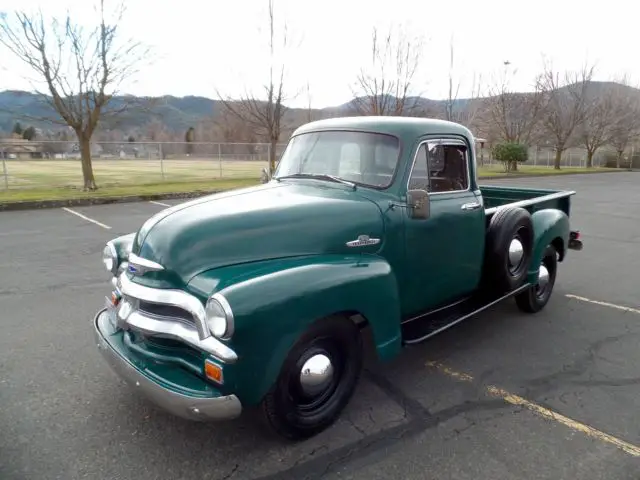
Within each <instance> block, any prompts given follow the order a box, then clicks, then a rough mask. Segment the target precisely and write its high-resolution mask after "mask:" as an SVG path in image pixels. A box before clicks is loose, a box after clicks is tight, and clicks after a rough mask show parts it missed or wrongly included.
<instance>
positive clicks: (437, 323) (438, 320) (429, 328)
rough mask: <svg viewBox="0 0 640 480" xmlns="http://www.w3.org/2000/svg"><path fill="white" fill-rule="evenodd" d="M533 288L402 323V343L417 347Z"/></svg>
mask: <svg viewBox="0 0 640 480" xmlns="http://www.w3.org/2000/svg"><path fill="white" fill-rule="evenodd" d="M530 287H531V284H529V283H525V284H524V285H522V286H521V287H519V288H516V289H515V290H512V291H511V292H509V293H507V294H506V295H503V296H501V297H498V298H495V299H493V300H489V301H487V300H485V301H482V300H479V299H474V298H470V299H466V300H462V301H458V302H456V303H454V304H452V305H450V306H447V307H444V308H439V309H437V310H434V311H432V312H429V313H426V314H424V315H421V316H419V317H415V318H412V319H410V320H406V321H404V322H403V323H402V325H401V328H402V339H403V340H402V341H403V343H404V344H405V345H415V344H416V343H420V342H424V341H425V340H427V339H428V338H431V337H433V336H435V335H437V334H439V333H441V332H444V331H445V330H447V329H449V328H451V327H453V326H454V325H457V324H458V323H461V322H463V321H465V320H467V319H469V318H471V317H473V316H474V315H477V314H478V313H480V312H483V311H485V310H486V309H488V308H490V307H493V306H494V305H496V304H498V303H500V302H502V301H503V300H506V299H508V298H511V297H513V296H515V295H517V294H519V293H521V292H524V291H525V290H527V289H528V288H530Z"/></svg>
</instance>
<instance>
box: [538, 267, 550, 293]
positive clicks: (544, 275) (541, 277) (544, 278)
mask: <svg viewBox="0 0 640 480" xmlns="http://www.w3.org/2000/svg"><path fill="white" fill-rule="evenodd" d="M548 285H549V269H548V268H547V267H546V266H545V265H540V271H539V272H538V284H537V285H536V289H537V290H538V295H544V292H545V291H546V289H547V286H548Z"/></svg>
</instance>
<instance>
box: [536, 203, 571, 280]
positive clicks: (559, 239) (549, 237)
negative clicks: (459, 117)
mask: <svg viewBox="0 0 640 480" xmlns="http://www.w3.org/2000/svg"><path fill="white" fill-rule="evenodd" d="M531 219H532V220H533V233H534V239H533V255H532V258H531V265H530V267H529V272H528V275H527V281H528V282H529V283H533V284H534V283H536V282H537V281H538V271H539V269H540V263H541V262H542V256H543V254H544V250H545V248H547V246H548V245H549V244H553V245H554V246H555V247H556V249H557V250H558V255H559V261H562V260H563V259H564V256H565V254H566V249H567V244H568V242H569V234H570V225H569V217H568V216H567V214H566V213H564V212H563V211H562V210H558V209H555V208H548V209H544V210H538V211H537V212H535V213H533V214H532V215H531Z"/></svg>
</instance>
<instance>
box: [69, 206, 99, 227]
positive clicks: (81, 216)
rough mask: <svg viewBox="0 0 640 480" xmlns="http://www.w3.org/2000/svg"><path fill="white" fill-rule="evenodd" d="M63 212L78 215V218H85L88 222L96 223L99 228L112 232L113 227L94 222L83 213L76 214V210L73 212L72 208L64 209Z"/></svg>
mask: <svg viewBox="0 0 640 480" xmlns="http://www.w3.org/2000/svg"><path fill="white" fill-rule="evenodd" d="M62 210H64V211H65V212H69V213H72V214H73V215H77V216H78V217H80V218H83V219H84V220H86V221H87V222H91V223H94V224H96V225H98V226H99V227H102V228H106V229H107V230H111V227H110V226H109V225H105V224H104V223H100V222H99V221H97V220H94V219H93V218H89V217H86V216H84V215H82V214H81V213H79V212H76V211H75V210H71V209H70V208H67V207H62Z"/></svg>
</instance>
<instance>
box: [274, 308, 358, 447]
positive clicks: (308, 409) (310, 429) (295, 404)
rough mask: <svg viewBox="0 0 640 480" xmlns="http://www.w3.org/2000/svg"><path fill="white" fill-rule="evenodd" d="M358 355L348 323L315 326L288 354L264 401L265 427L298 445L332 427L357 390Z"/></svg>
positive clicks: (329, 321) (354, 330) (338, 321)
mask: <svg viewBox="0 0 640 480" xmlns="http://www.w3.org/2000/svg"><path fill="white" fill-rule="evenodd" d="M362 352H363V349H362V340H361V337H360V331H359V329H358V327H357V326H356V325H355V324H354V323H353V322H352V321H351V320H349V319H348V318H345V317H330V318H327V319H324V320H322V321H320V322H318V323H316V324H315V325H313V326H312V327H311V328H310V329H309V330H308V331H307V332H306V333H305V334H304V335H303V336H302V338H300V340H299V341H298V342H297V343H296V344H295V345H294V347H293V348H292V349H291V351H290V353H289V355H288V356H287V358H286V359H285V361H284V364H283V366H282V369H281V371H280V375H279V376H278V379H277V380H276V382H275V384H274V385H273V387H272V388H271V390H270V391H269V392H268V393H267V395H266V396H265V398H264V399H263V401H262V411H263V413H264V418H265V419H266V421H267V424H268V426H269V427H271V429H272V430H274V431H275V432H276V433H278V434H279V435H281V436H283V437H285V438H288V439H291V440H298V439H304V438H308V437H311V436H313V435H316V434H318V433H320V432H321V431H323V430H324V429H326V428H327V427H329V426H330V425H331V424H333V422H334V421H335V420H336V419H337V418H338V416H339V415H340V413H341V412H342V410H343V409H344V407H345V406H346V405H347V403H348V402H349V400H350V398H351V396H352V394H353V391H354V390H355V387H356V384H357V382H358V379H359V376H360V372H361V370H362V357H363V353H362Z"/></svg>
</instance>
